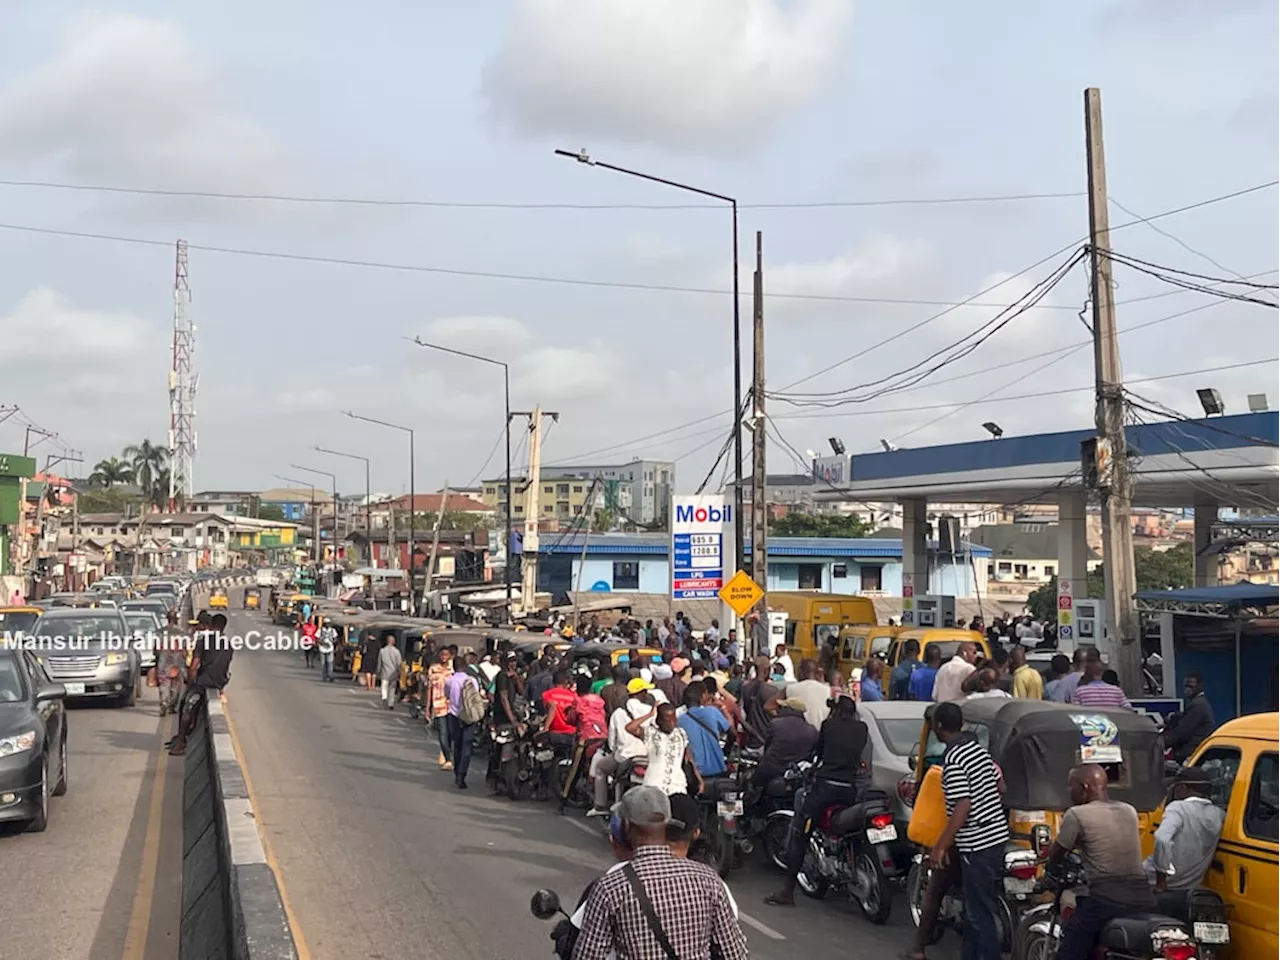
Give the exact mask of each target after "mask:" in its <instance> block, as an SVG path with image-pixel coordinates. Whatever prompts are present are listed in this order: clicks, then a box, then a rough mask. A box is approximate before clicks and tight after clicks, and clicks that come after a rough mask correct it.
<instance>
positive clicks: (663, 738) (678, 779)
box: [627, 703, 702, 796]
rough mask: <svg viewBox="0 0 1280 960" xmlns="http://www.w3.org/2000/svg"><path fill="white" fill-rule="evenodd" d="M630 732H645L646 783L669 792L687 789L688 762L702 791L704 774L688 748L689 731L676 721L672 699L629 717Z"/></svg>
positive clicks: (635, 734) (668, 794)
mask: <svg viewBox="0 0 1280 960" xmlns="http://www.w3.org/2000/svg"><path fill="white" fill-rule="evenodd" d="M627 733H629V734H631V736H633V737H638V736H641V735H643V736H644V743H645V763H646V766H645V771H644V785H645V786H646V787H657V788H658V789H659V790H661V791H662V792H663V793H665V794H666V795H667V796H672V795H673V794H677V793H688V792H689V780H688V778H687V777H686V776H685V775H684V768H685V765H686V764H688V765H689V766H690V767H692V768H693V772H694V776H696V777H697V778H698V790H697V792H698V793H702V775H701V774H699V773H698V768H697V766H696V765H695V764H694V761H693V751H692V750H690V749H689V735H688V734H687V733H685V731H684V728H682V727H681V726H680V725H679V724H678V723H677V722H676V708H675V707H673V706H672V705H671V704H669V703H664V704H661V705H660V706H655V707H654V708H653V709H652V710H650V711H649V712H648V713H647V714H645V715H644V716H642V717H636V718H635V719H634V720H631V721H629V722H628V723H627Z"/></svg>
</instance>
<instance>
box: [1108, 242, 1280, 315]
mask: <svg viewBox="0 0 1280 960" xmlns="http://www.w3.org/2000/svg"><path fill="white" fill-rule="evenodd" d="M1100 253H1101V254H1102V256H1104V257H1106V258H1107V259H1108V260H1110V261H1111V262H1112V263H1119V264H1122V265H1124V266H1127V267H1129V269H1131V270H1136V271H1138V272H1139V273H1145V274H1146V275H1147V276H1150V277H1155V278H1156V279H1157V280H1163V281H1164V282H1165V283H1168V284H1171V285H1173V286H1175V287H1179V288H1181V289H1183V290H1191V291H1194V292H1196V293H1207V294H1211V295H1213V296H1215V297H1221V298H1223V299H1225V300H1239V301H1242V302H1244V303H1256V304H1258V305H1259V306H1263V307H1270V308H1271V309H1273V310H1275V309H1280V304H1277V303H1274V302H1272V301H1270V300H1262V299H1259V298H1258V297H1251V296H1247V295H1245V294H1242V293H1231V292H1229V291H1225V290H1219V289H1216V288H1214V287H1209V286H1205V285H1204V284H1200V283H1193V282H1190V281H1188V280H1184V279H1182V278H1181V277H1179V276H1169V275H1168V274H1169V273H1173V274H1181V275H1182V276H1193V277H1198V276H1199V275H1198V274H1188V273H1187V272H1186V271H1183V270H1176V269H1174V268H1172V267H1157V268H1155V269H1152V268H1151V267H1149V266H1148V265H1147V264H1146V261H1143V260H1138V259H1136V258H1133V257H1128V256H1126V255H1124V254H1120V253H1116V252H1115V251H1113V250H1107V251H1100ZM1161 271H1167V272H1161ZM1203 279H1206V280H1211V281H1213V282H1215V283H1221V284H1232V283H1234V284H1242V283H1243V284H1244V285H1245V286H1248V287H1252V288H1255V289H1259V290H1274V289H1276V288H1275V287H1274V286H1272V285H1269V284H1256V283H1248V282H1246V281H1240V280H1223V279H1222V278H1221V277H1205V278H1203Z"/></svg>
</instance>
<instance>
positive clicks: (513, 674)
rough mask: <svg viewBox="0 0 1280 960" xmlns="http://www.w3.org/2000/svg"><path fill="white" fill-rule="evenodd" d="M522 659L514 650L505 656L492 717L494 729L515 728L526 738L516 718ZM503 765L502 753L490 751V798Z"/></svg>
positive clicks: (487, 776) (495, 686)
mask: <svg viewBox="0 0 1280 960" xmlns="http://www.w3.org/2000/svg"><path fill="white" fill-rule="evenodd" d="M519 666H520V657H519V655H518V654H517V653H516V652H515V651H514V650H508V651H507V652H506V653H505V654H503V658H502V672H501V673H500V674H498V676H497V679H495V680H494V682H493V689H494V697H493V709H492V711H491V716H492V720H493V725H494V727H503V726H513V727H515V728H516V731H517V733H518V735H519V736H524V724H522V723H521V722H520V719H519V717H517V716H516V708H515V702H516V699H517V698H518V697H519V696H521V695H522V694H523V693H524V681H523V680H521V679H520V670H519ZM501 763H502V751H501V750H490V751H489V769H488V770H487V771H486V772H485V782H486V783H487V785H488V790H489V796H491V797H492V796H496V795H497V793H498V767H499V766H500V765H501Z"/></svg>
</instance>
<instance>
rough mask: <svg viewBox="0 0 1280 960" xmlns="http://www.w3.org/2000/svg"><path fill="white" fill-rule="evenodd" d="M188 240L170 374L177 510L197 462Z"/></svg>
mask: <svg viewBox="0 0 1280 960" xmlns="http://www.w3.org/2000/svg"><path fill="white" fill-rule="evenodd" d="M190 303H191V286H190V284H189V283H188V281H187V241H185V240H179V241H178V245H177V260H176V265H175V268H174V274H173V366H172V369H170V371H169V509H170V510H176V509H178V508H179V507H180V506H181V505H182V504H184V503H185V502H186V501H187V500H188V499H190V497H191V495H192V493H193V492H194V486H193V484H194V482H195V459H196V383H197V380H198V379H199V378H198V377H197V376H196V374H195V371H194V370H193V365H194V361H193V354H194V353H195V346H196V335H195V327H194V326H193V325H192V323H191V317H190V315H189V314H188V312H187V306H188V304H190Z"/></svg>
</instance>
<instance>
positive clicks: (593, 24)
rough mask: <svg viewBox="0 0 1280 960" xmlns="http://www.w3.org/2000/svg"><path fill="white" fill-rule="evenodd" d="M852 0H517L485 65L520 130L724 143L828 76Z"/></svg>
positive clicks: (766, 122) (759, 128)
mask: <svg viewBox="0 0 1280 960" xmlns="http://www.w3.org/2000/svg"><path fill="white" fill-rule="evenodd" d="M852 10H853V4H852V2H851V0H793V2H789V3H784V2H781V0H516V3H515V10H514V12H513V14H512V15H511V20H510V22H509V24H508V27H507V32H506V35H505V36H504V38H503V42H502V45H501V46H500V47H499V49H498V51H497V53H496V54H495V55H494V57H493V58H492V59H491V60H490V62H489V64H488V65H487V68H486V70H485V74H484V82H483V89H484V92H485V94H486V95H487V97H488V99H489V101H490V104H491V105H492V107H493V109H494V111H495V113H496V114H497V116H498V117H500V118H501V119H502V120H504V121H506V122H507V123H508V124H509V125H510V126H511V127H513V128H514V129H515V130H516V131H517V132H519V133H522V134H526V135H532V136H545V135H549V134H562V135H576V134H580V135H583V136H597V137H600V136H603V137H610V138H613V139H617V140H628V141H649V142H654V143H660V144H663V145H665V146H668V147H673V148H678V149H679V148H685V149H694V150H714V151H725V150H729V149H735V148H741V147H744V146H749V145H752V144H754V143H757V142H759V141H760V140H761V139H762V138H764V137H765V136H766V135H767V134H768V133H769V132H771V128H772V127H774V126H776V125H777V124H779V123H780V122H781V121H783V120H784V119H785V118H786V117H787V115H788V114H789V113H791V112H792V111H793V110H795V109H796V108H798V107H800V106H802V105H803V104H805V103H806V102H807V101H809V100H810V99H811V98H812V97H813V96H814V95H815V94H816V93H817V92H818V91H819V89H820V88H821V85H822V83H823V81H824V80H825V79H826V77H827V75H828V73H829V72H830V70H831V67H832V65H833V64H834V63H835V61H836V59H837V57H838V55H839V54H840V52H841V50H842V49H843V46H844V40H845V36H846V33H847V28H848V25H849V22H850V19H851V16H852Z"/></svg>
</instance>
